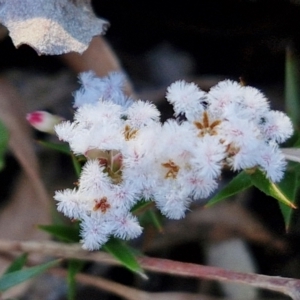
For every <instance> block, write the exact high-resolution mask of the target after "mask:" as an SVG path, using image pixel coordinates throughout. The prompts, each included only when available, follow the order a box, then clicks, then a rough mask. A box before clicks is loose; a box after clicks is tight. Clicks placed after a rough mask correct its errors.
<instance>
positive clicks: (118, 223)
mask: <svg viewBox="0 0 300 300" xmlns="http://www.w3.org/2000/svg"><path fill="white" fill-rule="evenodd" d="M111 222H112V223H113V224H112V227H113V228H114V229H113V231H112V233H113V235H114V236H115V237H117V238H121V239H123V240H129V239H134V238H136V237H138V236H139V235H141V234H142V231H143V229H142V227H141V226H140V224H139V222H138V219H137V217H136V216H134V215H132V214H131V213H126V214H124V215H116V216H115V217H114V218H112V220H111Z"/></svg>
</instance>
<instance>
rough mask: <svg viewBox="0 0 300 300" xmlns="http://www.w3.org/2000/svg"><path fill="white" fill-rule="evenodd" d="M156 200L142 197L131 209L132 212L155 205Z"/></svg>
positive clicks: (138, 211)
mask: <svg viewBox="0 0 300 300" xmlns="http://www.w3.org/2000/svg"><path fill="white" fill-rule="evenodd" d="M153 205H154V202H153V201H146V200H144V199H141V200H140V201H138V202H137V203H136V204H135V205H134V206H133V207H132V209H131V210H130V211H131V212H132V213H135V214H137V213H140V212H142V211H144V210H146V209H148V208H149V207H151V206H153Z"/></svg>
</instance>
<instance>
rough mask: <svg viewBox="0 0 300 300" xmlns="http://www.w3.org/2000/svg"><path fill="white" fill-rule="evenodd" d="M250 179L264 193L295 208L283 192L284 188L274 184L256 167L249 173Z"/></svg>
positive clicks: (291, 200)
mask: <svg viewBox="0 0 300 300" xmlns="http://www.w3.org/2000/svg"><path fill="white" fill-rule="evenodd" d="M251 180H252V183H253V184H254V185H255V187H257V188H258V189H259V190H261V191H262V192H264V193H265V194H266V195H268V196H271V197H273V198H275V199H277V200H278V201H279V202H281V203H283V204H285V205H287V206H289V207H291V208H296V206H295V205H294V203H293V199H291V198H290V197H289V195H288V194H286V193H285V190H283V189H282V188H281V187H280V186H279V185H278V184H275V183H274V182H272V181H270V180H269V179H268V178H266V176H265V175H264V174H263V172H262V171H260V170H258V169H257V170H256V171H255V173H253V174H252V175H251Z"/></svg>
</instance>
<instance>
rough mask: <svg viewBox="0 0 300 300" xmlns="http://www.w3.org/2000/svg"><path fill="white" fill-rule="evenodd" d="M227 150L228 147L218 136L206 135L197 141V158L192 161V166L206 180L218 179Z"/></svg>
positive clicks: (195, 152)
mask: <svg viewBox="0 0 300 300" xmlns="http://www.w3.org/2000/svg"><path fill="white" fill-rule="evenodd" d="M225 150H226V147H225V146H224V145H223V144H222V143H221V142H220V140H219V138H218V137H217V136H210V135H206V136H204V137H203V138H201V139H198V140H197V144H196V148H195V151H194V154H195V156H194V157H193V158H192V159H191V164H192V165H193V168H194V169H196V170H197V172H199V174H200V175H201V176H203V177H204V178H205V177H207V178H210V179H213V178H217V177H218V176H220V174H221V168H222V161H223V160H224V159H225V155H226V152H225Z"/></svg>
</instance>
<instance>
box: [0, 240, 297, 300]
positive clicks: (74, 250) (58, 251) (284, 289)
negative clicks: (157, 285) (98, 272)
mask: <svg viewBox="0 0 300 300" xmlns="http://www.w3.org/2000/svg"><path fill="white" fill-rule="evenodd" d="M0 251H1V252H11V251H18V252H19V251H21V252H29V253H39V254H42V255H49V256H55V257H63V258H74V259H81V260H86V261H94V262H99V263H104V264H111V265H121V263H120V262H119V261H117V260H116V259H114V258H113V257H111V256H110V255H109V254H107V253H105V252H101V251H99V252H89V251H86V250H83V249H82V248H81V246H80V245H79V244H62V243H57V242H52V241H46V242H34V241H28V242H21V241H10V240H0ZM138 262H139V263H140V265H141V267H142V268H143V269H145V270H148V271H152V272H157V273H164V274H170V275H175V276H184V277H192V278H201V279H208V280H217V281H225V282H234V283H242V284H247V285H250V286H253V287H257V288H263V289H267V290H271V291H276V292H281V293H283V294H285V295H288V296H290V297H291V298H292V299H294V300H299V299H300V280H298V279H293V278H284V277H279V276H267V275H259V274H246V273H241V272H234V271H229V270H224V269H221V268H216V267H209V266H203V265H197V264H193V263H183V262H178V261H172V260H168V259H160V258H151V257H139V258H138Z"/></svg>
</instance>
